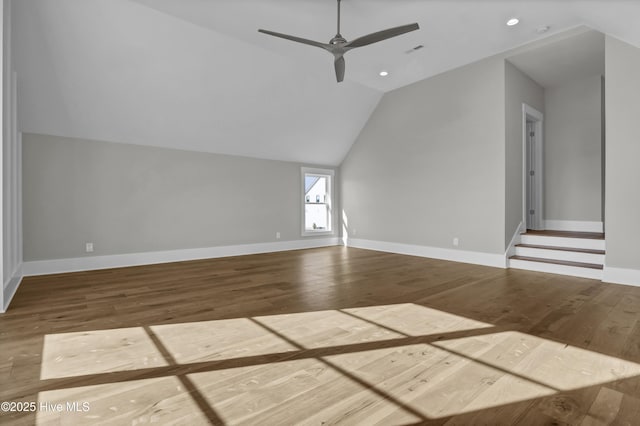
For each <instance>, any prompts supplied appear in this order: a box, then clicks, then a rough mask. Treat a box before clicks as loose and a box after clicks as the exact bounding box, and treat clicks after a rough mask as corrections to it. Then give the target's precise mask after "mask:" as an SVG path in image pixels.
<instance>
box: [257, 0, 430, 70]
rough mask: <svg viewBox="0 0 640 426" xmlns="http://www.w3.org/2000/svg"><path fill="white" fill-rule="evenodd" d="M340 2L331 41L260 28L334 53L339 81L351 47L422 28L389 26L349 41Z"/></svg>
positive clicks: (412, 25)
mask: <svg viewBox="0 0 640 426" xmlns="http://www.w3.org/2000/svg"><path fill="white" fill-rule="evenodd" d="M340 2H341V0H338V33H337V34H336V35H335V37H333V38H332V39H331V40H330V41H329V43H320V42H317V41H313V40H307V39H305V38H300V37H295V36H291V35H287V34H281V33H276V32H273V31H267V30H262V29H260V30H258V31H259V32H261V33H264V34H268V35H271V36H274V37H280V38H284V39H287V40H291V41H295V42H298V43H304V44H308V45H310V46H315V47H319V48H321V49H324V50H326V51H328V52H329V53H331V54H333V56H334V58H335V62H334V65H335V69H336V79H337V80H338V83H340V82H341V81H342V80H344V70H345V62H344V54H345V53H347V52H348V51H350V50H351V49H355V48H356V47H363V46H368V45H370V44H373V43H377V42H379V41H383V40H386V39H389V38H392V37H396V36H399V35H402V34H405V33H408V32H411V31H415V30H418V29H420V26H419V25H418V24H417V23H414V24H409V25H402V26H400V27H394V28H389V29H387V30H382V31H378V32H375V33H371V34H369V35H366V36H362V37H359V38H357V39H355V40H352V41H347V40H346V39H345V38H344V37H342V35H341V34H340Z"/></svg>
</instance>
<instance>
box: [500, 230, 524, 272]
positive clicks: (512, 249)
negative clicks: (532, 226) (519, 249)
mask: <svg viewBox="0 0 640 426" xmlns="http://www.w3.org/2000/svg"><path fill="white" fill-rule="evenodd" d="M525 231H526V229H524V225H523V224H522V222H520V224H519V225H518V228H516V232H514V233H513V237H511V242H509V245H508V246H507V250H506V251H505V253H504V257H505V264H508V263H507V262H508V261H509V258H510V257H511V256H513V255H514V254H516V244H520V234H522V233H523V232H525Z"/></svg>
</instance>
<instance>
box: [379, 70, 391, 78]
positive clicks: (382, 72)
mask: <svg viewBox="0 0 640 426" xmlns="http://www.w3.org/2000/svg"><path fill="white" fill-rule="evenodd" d="M388 75H389V72H388V71H380V77H386V76H388Z"/></svg>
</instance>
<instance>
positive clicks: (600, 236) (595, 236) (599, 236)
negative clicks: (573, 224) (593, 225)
mask: <svg viewBox="0 0 640 426" xmlns="http://www.w3.org/2000/svg"><path fill="white" fill-rule="evenodd" d="M521 235H539V236H543V237H562V238H588V239H592V240H604V233H603V232H570V231H553V230H545V231H534V230H531V229H527V232H525V233H523V234H521Z"/></svg>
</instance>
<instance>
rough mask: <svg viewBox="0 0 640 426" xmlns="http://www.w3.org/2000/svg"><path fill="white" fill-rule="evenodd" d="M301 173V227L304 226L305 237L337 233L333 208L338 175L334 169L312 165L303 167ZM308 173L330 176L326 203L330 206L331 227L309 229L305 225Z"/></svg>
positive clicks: (303, 233)
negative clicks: (306, 178) (318, 167)
mask: <svg viewBox="0 0 640 426" xmlns="http://www.w3.org/2000/svg"><path fill="white" fill-rule="evenodd" d="M300 170H301V173H300V207H301V210H300V222H301V228H302V236H303V237H311V236H317V235H335V229H334V223H333V222H334V220H333V219H334V212H333V208H334V205H335V203H334V197H335V182H334V181H335V176H336V172H335V170H333V169H317V168H312V167H302V168H301V169H300ZM306 175H317V176H327V177H328V178H329V185H328V186H329V188H328V191H329V193H328V194H327V195H328V200H327V201H326V204H327V205H328V206H329V211H328V220H327V225H328V226H329V229H321V230H317V231H314V230H308V229H306V227H305V222H306V217H305V215H306V213H305V205H306V200H305V195H306V193H305V190H304V189H305V177H306Z"/></svg>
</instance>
